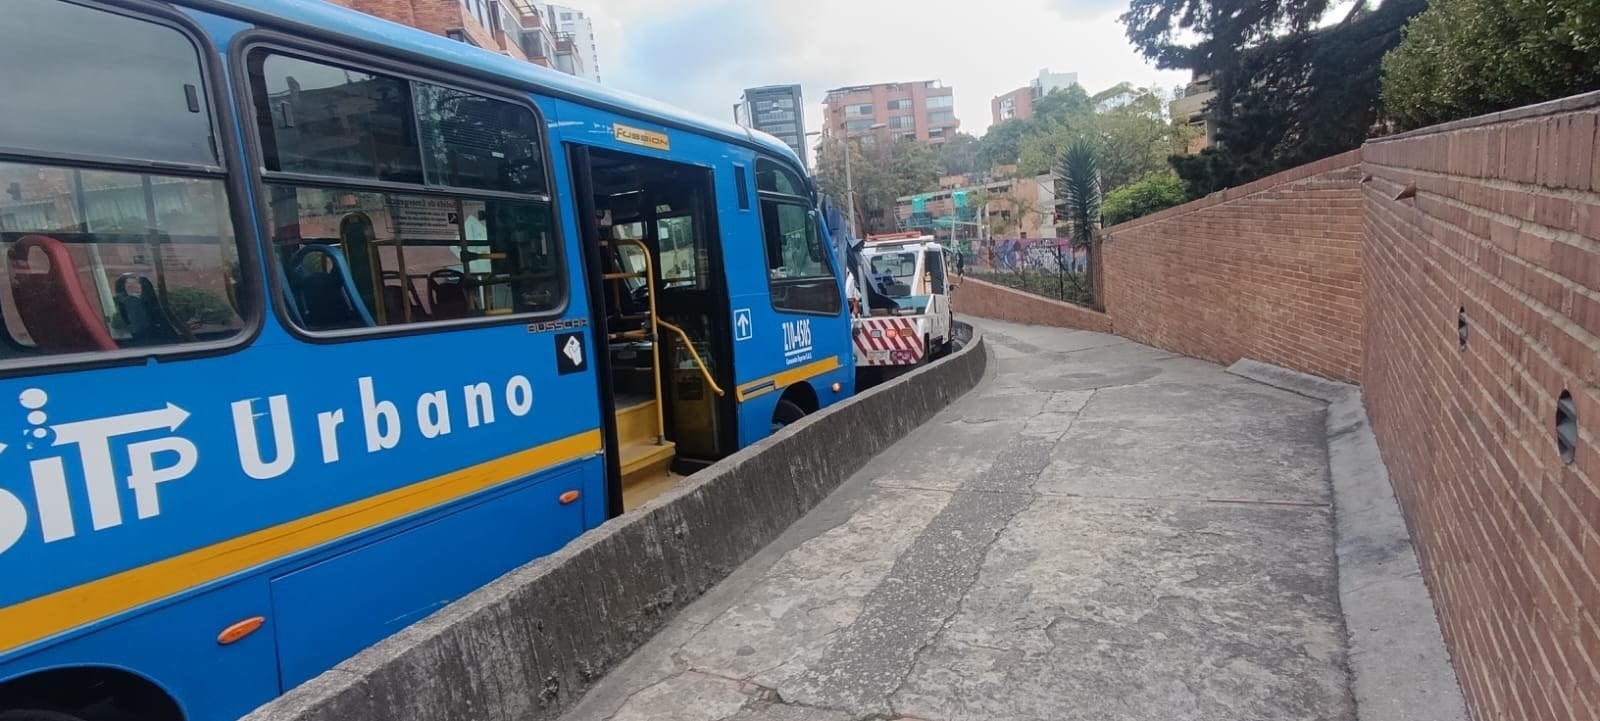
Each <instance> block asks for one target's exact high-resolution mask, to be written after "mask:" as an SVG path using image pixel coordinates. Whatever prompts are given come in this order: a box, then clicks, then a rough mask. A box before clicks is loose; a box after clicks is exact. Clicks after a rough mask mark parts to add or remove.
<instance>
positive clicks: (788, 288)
mask: <svg viewBox="0 0 1600 721" xmlns="http://www.w3.org/2000/svg"><path fill="white" fill-rule="evenodd" d="M756 189H757V191H758V193H759V195H760V200H761V226H762V236H763V238H764V240H765V242H766V254H767V269H768V272H767V282H768V286H769V287H770V288H771V290H772V305H773V307H774V308H777V309H779V310H794V311H801V312H810V313H828V314H834V313H838V312H839V306H840V300H839V286H838V283H837V281H835V279H834V277H833V271H832V269H831V268H830V267H829V264H828V259H827V253H826V252H825V250H824V249H823V247H822V236H821V233H820V230H819V228H818V224H817V217H816V214H815V213H814V212H812V210H811V207H810V203H809V202H808V201H807V200H806V197H807V196H806V189H805V186H804V185H803V184H802V183H801V182H800V178H799V176H797V175H795V174H794V173H793V172H792V171H790V170H788V169H787V168H784V167H782V166H780V165H778V164H777V163H774V162H772V161H770V160H767V159H765V158H758V159H757V160H756Z"/></svg>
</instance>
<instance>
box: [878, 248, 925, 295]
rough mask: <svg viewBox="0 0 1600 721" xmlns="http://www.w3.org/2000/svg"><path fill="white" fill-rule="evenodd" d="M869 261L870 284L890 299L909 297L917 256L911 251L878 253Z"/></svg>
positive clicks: (915, 272) (915, 271) (914, 275)
mask: <svg viewBox="0 0 1600 721" xmlns="http://www.w3.org/2000/svg"><path fill="white" fill-rule="evenodd" d="M868 257H869V258H870V259H871V268H872V282H873V283H874V284H875V285H876V286H877V287H878V289H879V291H880V292H882V293H883V294H884V295H887V296H889V297H890V298H906V297H909V296H910V295H911V281H912V279H913V278H915V277H916V274H917V254H916V253H914V252H911V251H904V252H899V253H880V254H877V255H872V256H868Z"/></svg>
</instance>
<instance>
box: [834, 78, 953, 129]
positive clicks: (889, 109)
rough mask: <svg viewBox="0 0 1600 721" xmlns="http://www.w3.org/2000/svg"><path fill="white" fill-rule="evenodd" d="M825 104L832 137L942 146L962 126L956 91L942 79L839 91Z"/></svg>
mask: <svg viewBox="0 0 1600 721" xmlns="http://www.w3.org/2000/svg"><path fill="white" fill-rule="evenodd" d="M823 105H824V106H825V108H826V110H825V112H824V114H823V127H822V132H823V134H824V135H826V136H827V137H829V138H846V137H861V138H862V141H863V142H875V141H877V140H892V139H900V138H905V139H909V140H917V141H920V142H924V143H942V142H944V141H945V140H947V139H949V138H950V137H951V136H954V135H955V134H956V128H959V127H961V121H959V120H957V119H956V110H955V106H956V98H955V90H954V89H953V88H949V87H946V86H944V85H941V84H940V83H939V81H937V80H921V81H917V82H910V83H879V84H877V85H853V86H850V87H845V88H834V89H833V90H829V91H828V96H827V97H826V98H825V99H824V100H823Z"/></svg>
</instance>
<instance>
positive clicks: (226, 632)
mask: <svg viewBox="0 0 1600 721" xmlns="http://www.w3.org/2000/svg"><path fill="white" fill-rule="evenodd" d="M266 622H267V617H266V616H256V617H254V618H247V619H245V620H243V621H240V622H238V623H236V624H233V625H232V626H229V627H227V628H224V629H222V633H219V634H217V643H219V644H222V645H224V646H227V645H228V644H232V643H238V642H239V641H240V640H243V639H244V637H245V636H249V635H250V634H252V633H255V632H256V629H258V628H261V624H263V623H266Z"/></svg>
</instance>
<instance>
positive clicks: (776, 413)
mask: <svg viewBox="0 0 1600 721" xmlns="http://www.w3.org/2000/svg"><path fill="white" fill-rule="evenodd" d="M805 417H806V410H805V409H804V408H801V407H800V405H799V404H797V403H795V402H794V401H791V400H789V399H788V398H780V399H778V407H777V408H774V409H773V410H772V432H773V433H777V432H778V431H780V430H782V429H783V428H784V427H785V426H788V425H791V424H793V423H796V422H798V421H799V420H800V419H801V418H805ZM0 721H5V719H0Z"/></svg>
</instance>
